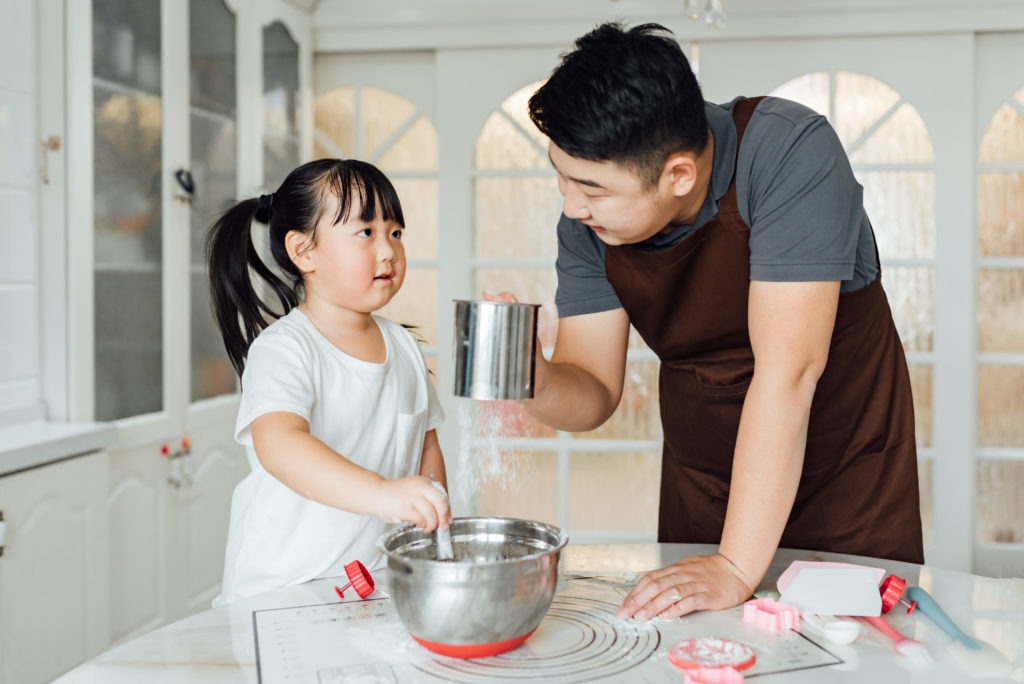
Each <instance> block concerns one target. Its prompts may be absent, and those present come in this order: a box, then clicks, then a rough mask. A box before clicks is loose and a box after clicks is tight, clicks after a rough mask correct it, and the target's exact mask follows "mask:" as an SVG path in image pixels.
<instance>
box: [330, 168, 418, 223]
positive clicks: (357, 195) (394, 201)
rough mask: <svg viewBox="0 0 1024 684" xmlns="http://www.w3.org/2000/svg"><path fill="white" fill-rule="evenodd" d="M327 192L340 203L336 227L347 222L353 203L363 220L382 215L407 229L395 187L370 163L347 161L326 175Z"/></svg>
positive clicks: (370, 219)
mask: <svg viewBox="0 0 1024 684" xmlns="http://www.w3.org/2000/svg"><path fill="white" fill-rule="evenodd" d="M325 190H326V191H329V192H331V194H333V195H334V196H335V197H337V198H338V200H339V202H338V215H337V216H336V217H335V219H334V224H335V225H337V224H339V223H344V222H345V221H348V220H349V216H350V215H351V213H352V210H353V204H354V203H358V205H359V217H358V218H359V220H360V221H365V222H370V221H372V220H373V219H375V218H377V217H378V216H379V217H380V218H382V219H383V220H385V221H392V222H394V223H397V224H398V225H400V226H402V227H403V228H405V216H404V215H403V213H402V204H401V202H399V200H398V192H397V191H395V186H394V185H392V184H391V181H389V180H388V178H387V176H385V175H384V174H383V173H381V172H380V171H379V170H378V169H377V168H376V167H375V166H373V165H371V164H367V163H366V162H361V161H357V160H346V161H345V162H343V163H342V164H339V165H338V166H337V167H336V168H335V169H334V172H333V173H331V174H329V175H328V176H327V187H326V188H325Z"/></svg>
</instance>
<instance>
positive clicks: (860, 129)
mask: <svg viewBox="0 0 1024 684" xmlns="http://www.w3.org/2000/svg"><path fill="white" fill-rule="evenodd" d="M771 94H772V95H776V96H779V97H785V98H788V99H790V100H795V101H797V102H801V103H803V104H805V105H807V106H808V107H810V108H812V109H814V110H815V111H817V112H819V113H821V114H824V115H825V116H827V117H828V119H829V121H830V122H831V124H832V126H833V127H834V128H835V130H836V133H837V134H838V135H839V139H840V140H841V141H842V143H843V146H844V147H845V148H846V152H847V154H848V155H849V157H850V162H851V164H852V166H853V171H854V174H855V175H856V176H857V179H858V181H860V183H861V185H863V186H864V205H865V208H866V209H867V213H868V216H869V217H870V218H871V223H872V227H873V228H874V231H875V239H876V241H877V243H878V251H879V255H880V258H881V262H882V283H883V285H884V287H885V290H886V294H887V295H888V297H889V305H890V306H891V307H892V312H893V318H894V319H895V321H896V327H897V329H898V330H899V334H900V338H901V339H902V341H903V347H904V350H905V351H906V354H907V361H908V364H909V367H910V379H911V384H912V385H913V393H914V413H915V416H916V419H917V426H916V431H917V443H918V453H919V455H920V456H921V460H920V465H919V472H920V478H921V508H922V511H921V514H922V519H923V523H924V535H925V543H926V544H927V543H929V540H930V537H931V535H932V534H933V533H934V531H933V525H932V518H933V515H932V510H933V506H934V496H933V493H932V484H931V483H932V461H931V459H932V458H933V457H934V455H933V453H932V450H931V446H932V405H933V390H932V387H933V375H934V372H933V369H934V356H933V352H934V333H935V295H934V292H935V284H934V283H935V261H934V260H935V171H934V161H935V159H934V157H935V155H934V151H933V149H932V144H931V139H930V138H929V135H928V130H927V128H926V127H925V124H924V121H923V120H922V119H921V117H920V115H919V114H918V112H917V110H916V109H915V108H914V106H913V105H912V104H910V103H909V102H907V101H906V100H905V99H904V98H903V97H902V96H901V95H900V93H899V92H897V91H896V90H894V89H893V88H891V87H890V86H888V85H886V84H885V83H883V82H881V81H879V80H877V79H874V78H872V77H870V76H866V75H864V74H859V73H855V72H850V71H836V72H815V73H811V74H805V75H803V76H799V77H797V78H795V79H793V80H791V81H788V82H786V83H784V84H783V85H781V86H779V87H778V88H776V89H775V90H773V91H772V92H771Z"/></svg>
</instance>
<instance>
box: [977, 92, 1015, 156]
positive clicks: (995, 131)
mask: <svg viewBox="0 0 1024 684" xmlns="http://www.w3.org/2000/svg"><path fill="white" fill-rule="evenodd" d="M1022 109H1024V106H1022V105H1020V104H1018V105H1017V106H1016V107H1015V106H1013V105H1011V104H1010V103H1004V104H1003V105H1002V106H1000V107H999V109H997V110H996V113H995V114H994V115H993V116H992V120H991V121H989V123H988V127H987V128H986V129H985V135H984V136H983V137H982V139H981V146H980V150H979V152H978V161H982V162H1013V161H1018V162H1019V161H1024V112H1022V111H1021V110H1022Z"/></svg>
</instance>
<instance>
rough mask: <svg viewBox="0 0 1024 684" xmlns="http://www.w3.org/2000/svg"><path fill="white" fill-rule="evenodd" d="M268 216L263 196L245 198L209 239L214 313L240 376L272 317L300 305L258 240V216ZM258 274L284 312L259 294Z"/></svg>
mask: <svg viewBox="0 0 1024 684" xmlns="http://www.w3.org/2000/svg"><path fill="white" fill-rule="evenodd" d="M266 214H267V212H266V209H265V208H263V207H261V204H260V200H257V199H248V200H243V201H242V202H239V203H238V204H236V205H235V206H234V207H232V208H231V209H229V210H228V211H227V212H226V213H225V214H224V215H223V216H221V217H220V219H218V220H217V222H216V223H214V224H213V225H212V226H211V227H210V231H209V233H208V234H207V238H206V253H207V261H208V264H209V276H210V299H211V303H212V306H213V315H214V318H215V319H216V320H217V326H218V327H219V328H220V333H221V337H222V338H223V339H224V347H225V348H226V349H227V352H228V357H229V358H230V359H231V365H232V366H233V367H234V369H235V372H236V373H238V375H239V377H241V375H242V370H243V369H244V368H245V358H246V356H247V354H248V352H249V345H251V344H252V341H253V340H255V339H256V336H257V335H259V334H260V332H261V331H262V330H263V329H264V328H266V327H267V326H268V325H269V324H270V321H272V320H274V319H277V318H280V317H281V316H282V315H284V314H286V313H288V312H289V311H291V309H293V308H294V307H295V306H297V305H298V303H299V296H298V293H297V292H296V290H295V288H294V287H289V286H288V285H287V284H286V283H284V282H283V281H282V280H281V279H280V278H279V277H278V276H277V275H275V274H274V272H273V271H271V270H270V268H269V267H268V266H267V265H266V264H265V263H263V260H262V259H260V256H259V253H258V252H257V251H256V246H255V245H254V244H253V241H252V235H251V231H252V223H253V219H254V218H257V219H263V220H266V219H267V218H268V216H267V215H266ZM253 272H255V273H256V274H258V275H259V276H260V277H261V278H262V279H263V280H264V281H266V282H267V284H269V285H270V288H271V289H272V290H273V292H274V294H275V295H276V297H277V300H278V303H279V304H280V309H281V310H278V311H275V309H274V308H273V307H271V306H270V305H269V304H267V302H265V301H264V300H263V299H262V298H261V297H260V296H259V294H258V292H257V286H256V285H255V284H254V283H253V279H252V273H253Z"/></svg>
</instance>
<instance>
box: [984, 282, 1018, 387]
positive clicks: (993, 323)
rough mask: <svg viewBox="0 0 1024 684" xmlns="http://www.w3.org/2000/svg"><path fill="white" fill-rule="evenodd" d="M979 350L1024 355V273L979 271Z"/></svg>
mask: <svg viewBox="0 0 1024 684" xmlns="http://www.w3.org/2000/svg"><path fill="white" fill-rule="evenodd" d="M978 351H980V352H1016V353H1021V352H1024V271H1021V270H1017V269H990V270H986V269H983V270H979V271H978ZM1021 394H1024V387H1021Z"/></svg>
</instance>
